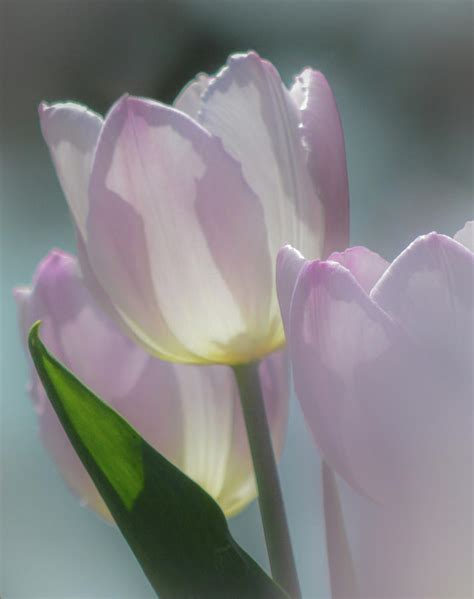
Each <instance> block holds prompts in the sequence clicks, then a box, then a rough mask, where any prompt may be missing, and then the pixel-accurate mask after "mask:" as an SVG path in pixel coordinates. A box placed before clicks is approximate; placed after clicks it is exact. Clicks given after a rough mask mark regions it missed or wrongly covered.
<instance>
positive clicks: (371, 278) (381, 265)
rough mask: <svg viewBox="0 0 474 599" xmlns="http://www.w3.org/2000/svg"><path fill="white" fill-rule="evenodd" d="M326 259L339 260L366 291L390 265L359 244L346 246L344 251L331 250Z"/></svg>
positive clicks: (368, 291) (368, 290)
mask: <svg viewBox="0 0 474 599" xmlns="http://www.w3.org/2000/svg"><path fill="white" fill-rule="evenodd" d="M328 260H332V261H334V262H339V264H342V266H344V267H345V268H347V270H350V271H351V273H352V274H353V275H354V277H355V278H356V280H357V281H358V283H359V285H360V286H361V287H362V288H363V289H364V291H366V292H367V293H370V291H371V290H372V287H373V286H374V285H375V283H376V282H377V281H378V280H379V279H380V277H381V276H382V275H383V273H384V272H385V271H386V270H387V268H388V267H389V265H390V263H389V262H387V260H385V259H384V258H382V257H381V256H379V255H378V254H376V253H375V252H372V251H371V250H368V249H367V248H366V247H361V246H356V247H352V248H348V249H347V250H345V251H344V252H333V253H332V254H331V255H330V256H329V258H328Z"/></svg>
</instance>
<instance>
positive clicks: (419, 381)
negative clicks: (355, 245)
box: [290, 234, 474, 598]
mask: <svg viewBox="0 0 474 599" xmlns="http://www.w3.org/2000/svg"><path fill="white" fill-rule="evenodd" d="M473 275H474V256H473V254H472V252H470V251H468V250H466V249H465V248H463V247H462V246H461V245H460V244H459V243H457V242H456V241H453V240H451V239H449V238H446V237H444V236H442V235H436V234H430V235H427V236H424V237H421V238H419V239H417V240H416V241H415V242H414V243H413V244H412V245H411V246H409V248H407V250H405V251H404V252H403V253H402V254H401V255H400V256H399V257H398V258H397V259H396V260H395V261H394V263H393V264H392V265H391V266H390V267H389V268H388V270H387V271H386V272H385V273H384V274H383V275H382V277H381V279H380V280H379V281H378V283H377V284H376V285H375V287H374V288H373V290H372V292H371V294H370V296H368V295H367V294H366V293H365V292H364V291H363V289H362V288H361V287H360V286H359V285H358V284H357V282H356V280H355V279H354V277H353V276H352V275H351V274H350V273H349V271H347V270H346V269H345V268H343V267H342V266H340V265H336V264H335V263H334V262H324V263H318V262H315V263H312V264H310V265H309V266H306V267H305V268H304V269H303V271H302V272H301V274H300V276H299V278H298V281H297V285H296V290H295V292H294V294H293V299H292V304H291V322H290V324H291V327H290V349H291V354H292V366H293V373H294V381H295V387H296V392H297V396H298V398H299V400H300V402H301V404H302V407H303V411H304V414H305V417H306V420H307V423H308V425H309V427H310V429H311V431H312V433H313V435H314V437H315V440H316V443H317V444H318V445H319V447H320V449H321V452H322V454H323V456H324V457H325V459H326V460H327V462H328V464H329V465H330V466H331V467H332V468H333V469H334V470H336V472H337V473H338V474H340V475H341V476H342V477H343V478H344V479H345V481H346V482H348V483H349V485H351V487H352V489H350V488H349V487H348V486H347V485H346V484H345V482H344V481H338V488H339V491H340V496H341V504H342V512H343V517H344V521H345V524H346V526H345V530H346V533H347V539H348V543H349V551H350V554H351V555H352V560H353V564H354V570H355V574H356V577H357V585H358V593H359V595H356V596H360V597H381V598H383V597H387V598H388V597H431V596H437V597H438V596H439V597H455V596H456V597H464V596H468V595H469V593H470V592H471V590H472V557H473V554H472V533H471V531H472V528H471V524H472V500H473V497H472V468H473V452H472V389H473V377H472V363H473V361H474V357H473V344H472V330H473V326H474V323H473V305H474V301H473V300H474V298H473V295H474V291H473V288H472V280H473ZM353 489H355V490H356V491H358V492H357V493H355V492H354V491H353ZM361 493H362V495H361ZM367 496H368V497H369V498H368V497H367ZM371 498H375V499H377V500H378V502H374V501H372V500H371ZM327 516H328V521H327V523H328V526H330V527H333V528H332V530H331V531H329V532H330V535H331V537H330V539H329V538H328V542H329V543H330V544H331V542H333V545H334V538H335V537H334V535H335V536H336V537H337V535H338V534H339V533H338V531H340V522H338V521H335V520H334V518H333V516H334V513H332V512H331V513H330V514H327ZM331 539H332V541H331ZM381 547H383V551H382V552H381V551H380V548H381ZM340 548H341V546H340V545H339V549H340ZM333 549H334V547H333ZM331 555H332V559H334V560H336V562H340V561H341V560H342V561H343V557H341V555H340V554H339V553H338V550H336V551H335V552H334V551H330V558H331ZM339 567H343V566H341V564H340V563H336V564H334V563H333V564H332V570H333V571H334V569H336V570H337V569H338V568H339Z"/></svg>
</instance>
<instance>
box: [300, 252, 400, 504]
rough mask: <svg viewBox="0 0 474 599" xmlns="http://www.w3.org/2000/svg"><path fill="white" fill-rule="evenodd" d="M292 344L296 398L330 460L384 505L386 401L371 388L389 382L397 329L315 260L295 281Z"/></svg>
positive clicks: (334, 267) (387, 485) (332, 267)
mask: <svg viewBox="0 0 474 599" xmlns="http://www.w3.org/2000/svg"><path fill="white" fill-rule="evenodd" d="M289 342H290V351H291V357H292V367H293V378H294V383H295V389H296V394H297V397H298V399H299V401H300V403H301V405H302V408H303V412H304V415H305V418H306V422H307V424H308V426H309V428H310V430H311V432H312V434H313V437H314V440H315V442H316V444H317V446H318V447H319V448H320V450H321V452H322V454H323V456H324V458H325V460H326V461H327V462H328V464H329V465H330V466H331V467H332V468H333V469H334V470H336V471H337V472H338V473H339V474H340V475H341V476H342V477H343V478H344V479H345V480H347V481H348V482H349V484H350V485H351V486H353V487H354V488H355V489H357V490H358V491H360V492H362V493H364V494H366V495H368V496H370V497H372V498H374V499H376V500H383V499H384V498H386V496H387V494H388V489H390V490H391V487H392V483H391V481H390V480H387V479H390V477H389V476H388V474H387V472H386V469H385V468H384V463H385V462H384V458H385V457H386V456H385V452H384V449H383V448H384V441H383V438H381V437H383V434H384V433H385V430H384V422H383V421H382V420H383V414H384V412H383V407H384V406H385V399H384V397H383V395H382V396H377V394H376V393H374V392H372V387H374V386H375V387H376V388H377V389H378V390H379V391H381V390H383V389H384V388H385V385H386V384H388V381H390V376H391V375H390V370H389V368H390V366H391V360H392V359H393V353H394V347H395V348H397V345H398V344H397V331H396V330H395V328H394V326H393V324H392V323H391V321H390V319H389V318H388V317H387V315H386V314H384V313H383V312H382V310H380V308H378V306H377V305H376V304H374V303H373V302H372V301H371V300H370V299H369V297H368V296H367V295H366V293H365V292H364V291H363V289H362V288H361V287H360V286H359V284H358V283H357V281H356V280H355V278H354V277H353V275H352V274H351V273H350V272H349V271H348V270H346V269H345V268H343V267H342V266H340V265H339V264H337V263H335V262H318V261H315V262H313V263H309V264H308V265H307V266H306V267H305V268H304V269H303V271H302V272H301V274H300V276H299V278H298V283H297V287H296V289H295V292H294V294H293V299H292V304H291V315H290V335H289ZM375 365H376V366H375ZM368 391H370V392H368ZM375 447H377V448H381V449H379V450H378V451H377V452H374V448H375Z"/></svg>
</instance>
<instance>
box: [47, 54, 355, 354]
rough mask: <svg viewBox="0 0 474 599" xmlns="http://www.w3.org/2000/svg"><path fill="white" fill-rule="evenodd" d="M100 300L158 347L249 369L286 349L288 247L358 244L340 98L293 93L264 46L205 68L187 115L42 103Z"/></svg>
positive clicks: (148, 104) (319, 86)
mask: <svg viewBox="0 0 474 599" xmlns="http://www.w3.org/2000/svg"><path fill="white" fill-rule="evenodd" d="M40 118H41V127H42V131H43V135H44V138H45V140H46V143H47V144H48V147H49V149H50V152H51V156H52V159H53V162H54V165H55V168H56V172H57V174H58V178H59V180H60V182H61V185H62V188H63V191H64V194H65V196H66V199H67V202H68V204H69V206H70V209H71V213H72V216H73V219H74V222H75V225H76V229H77V232H78V244H79V259H80V262H81V267H82V271H83V273H84V277H85V281H86V284H87V286H88V287H89V289H90V290H91V292H92V294H93V295H94V296H95V298H96V300H98V301H99V302H100V303H101V305H102V306H103V307H104V309H106V310H107V311H108V313H109V314H110V315H111V316H112V317H113V318H114V319H115V320H116V321H117V322H120V324H121V326H122V328H123V330H126V331H127V332H128V335H129V336H130V337H132V338H133V339H135V340H136V341H137V342H138V343H140V344H141V345H142V346H143V347H145V348H146V349H147V351H149V352H150V353H152V354H154V355H157V356H159V357H162V358H164V359H166V360H170V361H175V362H187V363H203V364H205V363H222V364H231V365H236V364H242V363H248V362H251V361H254V360H257V359H260V358H262V357H264V356H265V355H267V354H269V353H270V352H272V351H274V350H277V349H279V348H281V347H282V346H283V344H284V341H285V339H284V333H283V326H282V321H281V316H280V312H279V309H278V301H277V297H276V288H275V260H276V255H277V252H278V250H279V248H280V247H281V246H282V245H283V244H284V243H291V244H293V245H295V246H297V247H299V248H300V249H301V251H302V252H303V253H304V254H305V255H306V256H311V257H323V256H326V255H327V254H328V253H329V252H331V251H334V250H336V249H344V248H345V247H346V245H347V236H348V186H347V172H346V162H345V151H344V139H343V135H342V128H341V123H340V120H339V115H338V112H337V107H336V104H335V101H334V97H333V95H332V92H331V89H330V87H329V85H328V83H327V81H326V80H325V78H324V77H323V76H322V75H321V74H320V73H318V72H315V71H312V70H311V69H306V70H305V71H303V73H302V74H301V75H300V76H298V77H297V78H296V81H295V83H294V85H293V87H292V88H291V90H288V89H287V88H286V87H285V86H284V85H283V83H282V81H281V79H280V76H279V74H278V72H277V71H276V69H275V68H274V67H273V66H272V65H271V64H270V63H269V62H267V61H265V60H262V59H261V58H260V57H259V56H258V55H257V54H255V53H254V52H250V53H248V54H239V55H235V56H231V57H230V58H229V60H228V62H227V65H226V66H225V67H224V68H223V69H221V70H220V71H219V72H218V73H217V74H216V75H215V76H213V77H208V76H207V75H204V74H200V75H198V77H197V78H196V79H195V80H194V81H193V82H192V83H191V84H189V85H188V86H187V87H186V88H185V89H184V90H183V91H182V92H181V94H180V95H179V96H178V98H177V99H176V101H175V103H174V107H170V106H165V105H163V104H160V103H158V102H154V101H152V100H146V99H142V98H133V97H129V96H124V97H122V98H121V99H119V100H118V101H117V102H116V104H115V105H114V106H113V107H112V108H111V110H110V111H109V113H108V114H107V115H106V117H105V119H104V120H102V118H101V117H99V116H98V115H97V114H95V113H93V112H91V111H89V110H87V109H86V108H84V107H82V106H78V105H76V104H71V103H67V104H55V105H52V106H47V105H45V104H43V105H42V106H41V108H40Z"/></svg>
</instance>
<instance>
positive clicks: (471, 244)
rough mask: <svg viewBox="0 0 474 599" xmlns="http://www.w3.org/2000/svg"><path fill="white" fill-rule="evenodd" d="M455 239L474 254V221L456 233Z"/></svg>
mask: <svg viewBox="0 0 474 599" xmlns="http://www.w3.org/2000/svg"><path fill="white" fill-rule="evenodd" d="M454 239H455V240H456V241H457V242H458V243H461V244H462V245H463V246H464V247H466V248H467V249H468V250H471V252H474V220H471V221H468V222H467V223H466V224H465V225H464V227H463V228H462V229H461V230H460V231H458V232H457V233H456V235H455V236H454Z"/></svg>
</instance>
